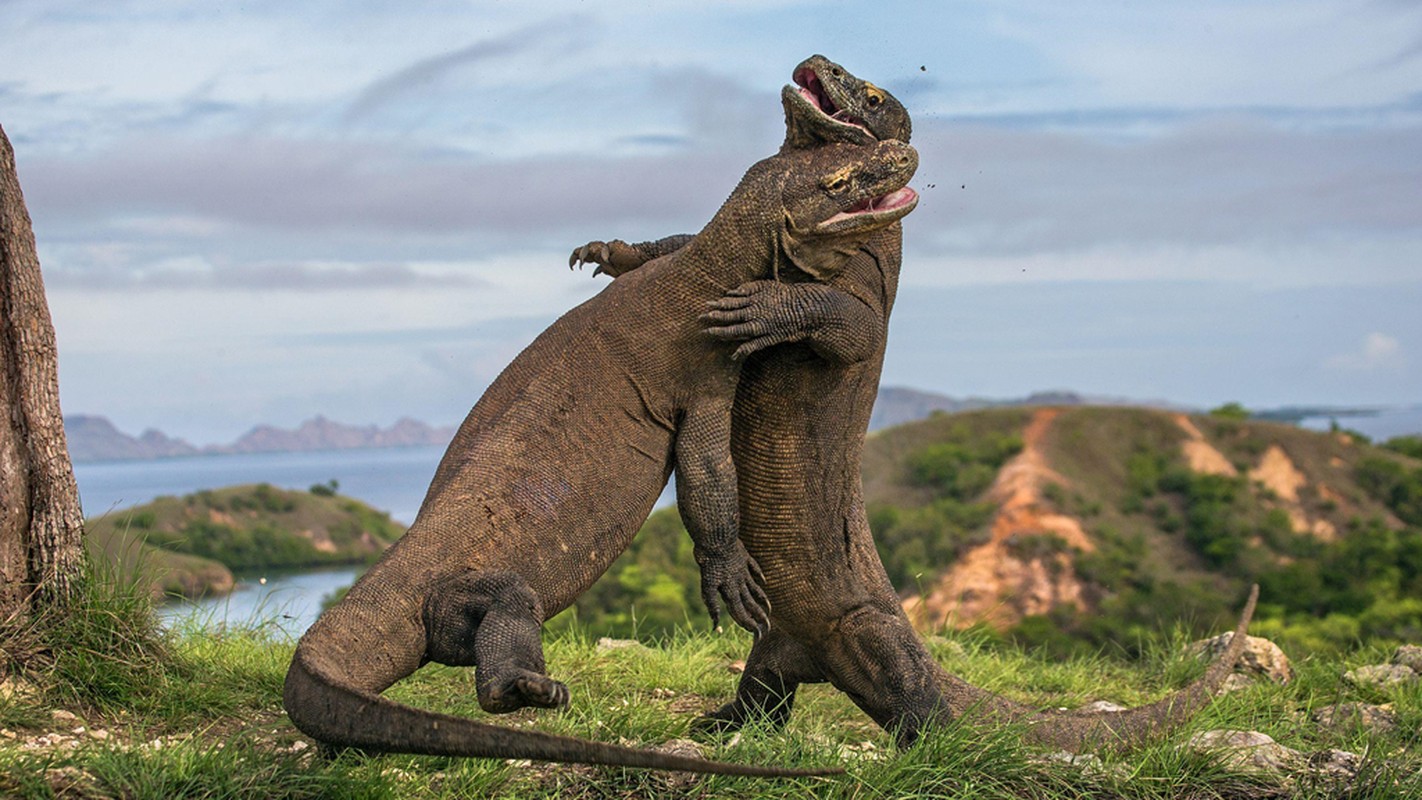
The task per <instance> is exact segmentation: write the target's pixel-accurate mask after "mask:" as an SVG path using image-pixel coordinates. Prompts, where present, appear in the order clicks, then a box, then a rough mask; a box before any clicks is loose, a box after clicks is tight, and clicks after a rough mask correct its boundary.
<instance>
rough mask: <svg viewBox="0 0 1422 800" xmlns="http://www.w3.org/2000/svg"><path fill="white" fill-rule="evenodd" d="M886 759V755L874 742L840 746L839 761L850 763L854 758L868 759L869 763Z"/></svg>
mask: <svg viewBox="0 0 1422 800" xmlns="http://www.w3.org/2000/svg"><path fill="white" fill-rule="evenodd" d="M885 757H886V754H885V753H884V752H883V751H882V750H880V749H879V748H878V747H876V746H874V743H873V742H859V743H858V744H855V743H852V742H850V743H845V744H841V745H840V746H839V760H840V761H848V760H850V759H854V758H861V759H867V760H869V761H879V760H880V759H883V758H885Z"/></svg>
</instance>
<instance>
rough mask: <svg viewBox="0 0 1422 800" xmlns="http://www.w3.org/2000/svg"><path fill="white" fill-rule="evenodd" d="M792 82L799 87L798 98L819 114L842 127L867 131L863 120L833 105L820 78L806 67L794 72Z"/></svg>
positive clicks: (832, 99) (832, 100)
mask: <svg viewBox="0 0 1422 800" xmlns="http://www.w3.org/2000/svg"><path fill="white" fill-rule="evenodd" d="M793 80H794V81H795V85H796V86H798V87H799V92H800V96H801V97H803V98H805V99H806V100H807V101H809V103H810V105H812V106H814V107H815V108H818V109H819V110H820V113H822V114H824V115H825V116H827V117H829V118H830V119H832V120H834V121H835V122H838V123H841V124H843V125H853V126H854V127H856V128H863V129H864V130H866V131H867V130H868V129H869V128H868V126H866V125H865V124H864V120H862V119H860V118H859V117H856V116H854V115H853V114H850V113H849V112H848V111H845V110H844V109H842V108H840V107H839V106H838V105H836V104H835V102H834V98H832V97H830V94H829V92H828V91H826V90H825V85H824V84H823V83H821V82H820V76H819V75H816V74H815V71H814V70H813V69H810V68H809V67H806V68H804V69H800V70H796V72H795V75H794V78H793Z"/></svg>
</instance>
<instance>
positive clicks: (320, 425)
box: [64, 414, 455, 461]
mask: <svg viewBox="0 0 1422 800" xmlns="http://www.w3.org/2000/svg"><path fill="white" fill-rule="evenodd" d="M454 430H455V429H454V427H453V426H445V427H435V426H431V425H427V424H425V423H423V422H420V421H418V420H413V419H409V418H404V419H400V420H398V421H396V422H395V424H394V425H391V426H390V427H388V428H381V427H379V426H378V425H346V424H343V423H340V422H333V421H331V420H329V419H326V418H325V417H323V416H316V417H312V418H311V419H308V420H306V421H305V422H303V423H301V424H300V425H298V426H297V427H296V428H295V429H288V428H278V427H275V426H273V425H258V426H257V427H255V428H252V429H251V430H249V431H247V432H246V433H244V434H242V435H241V436H240V437H238V439H237V441H235V442H232V443H231V444H225V445H207V446H205V447H195V446H193V445H192V444H189V443H188V442H186V441H183V440H182V439H175V438H171V437H169V436H167V435H165V434H163V433H161V432H159V431H156V430H152V429H149V430H146V431H144V432H143V433H142V434H140V435H139V436H137V437H134V436H130V435H128V434H126V433H123V432H122V431H120V430H118V429H117V428H115V427H114V425H113V423H112V422H109V420H108V419H106V418H104V417H99V416H91V415H84V414H71V415H69V416H66V417H65V418H64V432H65V435H66V436H67V438H68V440H69V455H70V458H72V459H74V460H75V461H125V460H131V459H145V458H172V457H176V456H191V455H204V454H221V453H290V452H305V451H311V450H348V449H357V448H367V447H413V446H419V445H440V446H443V445H446V444H448V443H449V440H450V439H452V438H454Z"/></svg>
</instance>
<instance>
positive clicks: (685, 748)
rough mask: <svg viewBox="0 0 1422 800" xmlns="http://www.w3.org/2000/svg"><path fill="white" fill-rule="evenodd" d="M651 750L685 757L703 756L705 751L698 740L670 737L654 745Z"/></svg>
mask: <svg viewBox="0 0 1422 800" xmlns="http://www.w3.org/2000/svg"><path fill="white" fill-rule="evenodd" d="M652 749H653V750H655V751H657V752H658V753H668V754H670V755H674V756H685V757H687V758H705V757H706V751H705V750H703V749H702V748H701V744H700V743H699V742H693V741H692V740H690V739H672V740H671V741H668V742H663V743H662V744H659V745H654V746H653V747H652Z"/></svg>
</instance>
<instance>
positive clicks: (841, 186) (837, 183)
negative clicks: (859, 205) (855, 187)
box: [825, 178, 849, 194]
mask: <svg viewBox="0 0 1422 800" xmlns="http://www.w3.org/2000/svg"><path fill="white" fill-rule="evenodd" d="M848 188H849V181H847V180H845V179H844V178H832V179H830V180H828V181H826V182H825V189H827V190H829V191H831V192H833V193H835V194H839V193H840V192H842V191H844V190H846V189H848Z"/></svg>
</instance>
